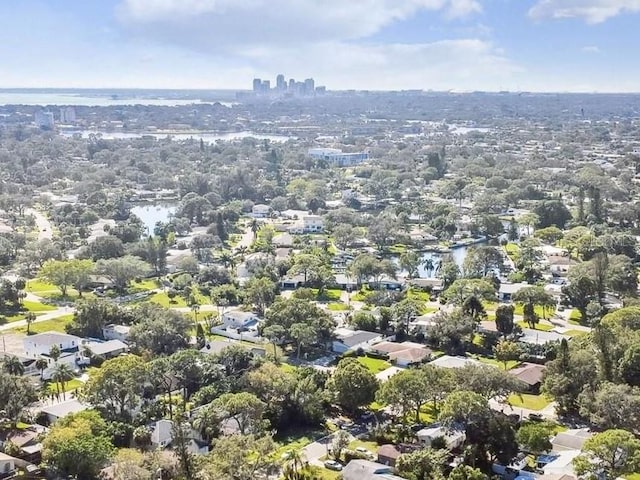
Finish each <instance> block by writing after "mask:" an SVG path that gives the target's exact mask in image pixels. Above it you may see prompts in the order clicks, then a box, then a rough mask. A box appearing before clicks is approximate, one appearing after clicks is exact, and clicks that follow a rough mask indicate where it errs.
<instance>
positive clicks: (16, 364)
mask: <svg viewBox="0 0 640 480" xmlns="http://www.w3.org/2000/svg"><path fill="white" fill-rule="evenodd" d="M2 368H3V369H4V371H5V372H7V373H8V374H9V375H15V376H20V375H24V365H23V364H22V362H21V361H20V359H19V358H18V357H16V356H15V355H11V356H9V357H6V358H5V359H4V360H3V361H2Z"/></svg>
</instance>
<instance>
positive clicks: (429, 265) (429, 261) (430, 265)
mask: <svg viewBox="0 0 640 480" xmlns="http://www.w3.org/2000/svg"><path fill="white" fill-rule="evenodd" d="M422 265H423V266H424V269H425V271H426V272H427V275H428V276H429V277H430V276H431V272H433V270H434V269H435V264H434V262H433V258H431V257H427V258H425V259H424V261H423V262H422Z"/></svg>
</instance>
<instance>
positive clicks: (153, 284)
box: [131, 278, 160, 291]
mask: <svg viewBox="0 0 640 480" xmlns="http://www.w3.org/2000/svg"><path fill="white" fill-rule="evenodd" d="M131 286H132V287H133V288H135V289H138V290H140V291H146V290H155V289H156V288H159V287H160V283H159V282H158V280H157V279H155V278H145V279H144V280H140V281H139V282H133V283H132V284H131Z"/></svg>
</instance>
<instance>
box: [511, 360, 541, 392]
mask: <svg viewBox="0 0 640 480" xmlns="http://www.w3.org/2000/svg"><path fill="white" fill-rule="evenodd" d="M544 371H545V366H544V365H538V364H535V363H523V364H521V365H520V366H519V367H517V368H512V369H511V370H509V375H513V376H514V377H516V378H517V379H518V380H520V381H521V382H522V383H523V384H524V385H526V391H527V392H529V393H534V394H538V393H539V392H540V386H541V385H542V375H543V374H544Z"/></svg>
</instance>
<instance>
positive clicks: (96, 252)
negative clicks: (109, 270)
mask: <svg viewBox="0 0 640 480" xmlns="http://www.w3.org/2000/svg"><path fill="white" fill-rule="evenodd" d="M89 253H90V255H91V257H92V258H93V260H94V261H96V260H100V259H105V260H106V259H110V258H119V257H122V256H123V255H124V244H123V243H122V240H120V239H119V238H118V237H116V236H115V235H104V236H101V237H98V238H96V239H95V240H94V241H93V242H92V243H90V244H89Z"/></svg>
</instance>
